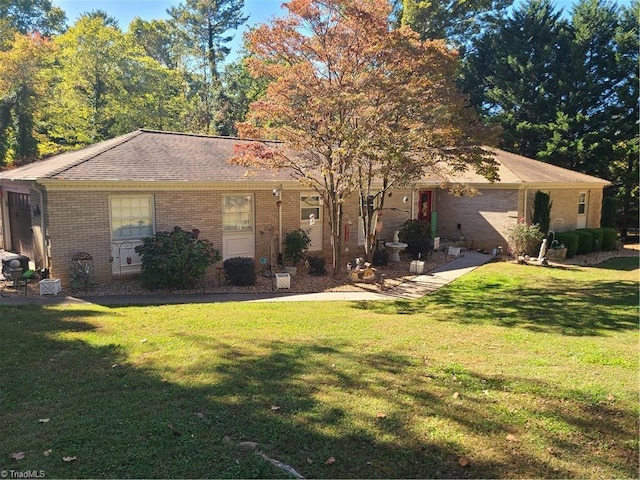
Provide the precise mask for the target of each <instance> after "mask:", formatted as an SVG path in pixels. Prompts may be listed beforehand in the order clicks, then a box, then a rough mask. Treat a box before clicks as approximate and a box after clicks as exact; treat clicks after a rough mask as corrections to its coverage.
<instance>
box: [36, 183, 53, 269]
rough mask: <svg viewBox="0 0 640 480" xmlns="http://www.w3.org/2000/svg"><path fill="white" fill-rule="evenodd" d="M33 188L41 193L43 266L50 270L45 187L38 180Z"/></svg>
mask: <svg viewBox="0 0 640 480" xmlns="http://www.w3.org/2000/svg"><path fill="white" fill-rule="evenodd" d="M33 189H34V190H35V191H36V192H38V193H39V194H40V195H39V196H40V234H41V236H42V262H43V265H42V268H43V269H47V270H50V267H49V254H48V252H47V233H46V230H45V221H44V212H45V209H44V192H45V190H44V188H42V185H40V184H39V183H38V181H37V180H36V181H35V182H33Z"/></svg>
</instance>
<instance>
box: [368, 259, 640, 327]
mask: <svg viewBox="0 0 640 480" xmlns="http://www.w3.org/2000/svg"><path fill="white" fill-rule="evenodd" d="M632 260H633V259H632ZM630 264H631V265H633V264H634V262H633V261H631V262H629V259H628V258H627V259H623V258H619V259H613V260H611V261H608V262H605V263H604V264H602V265H600V266H598V268H603V269H609V270H625V271H632V270H634V269H633V268H629V265H630ZM525 268H529V267H525ZM532 268H533V267H532ZM576 270H577V271H576V272H572V271H571V269H569V270H568V271H563V272H562V274H563V275H567V278H562V279H561V278H553V277H550V279H549V280H548V281H546V282H545V283H541V284H540V283H538V284H536V283H535V282H518V281H516V282H511V279H510V278H504V277H499V276H495V275H494V276H486V277H485V276H483V275H478V276H477V277H476V278H474V280H473V281H467V280H466V279H461V280H459V281H457V282H454V283H453V284H451V285H448V286H446V287H444V288H441V289H440V290H438V291H436V292H434V293H433V294H431V295H428V296H425V297H423V298H421V299H418V300H415V301H409V300H402V301H400V300H399V301H396V302H386V303H385V302H360V303H358V304H357V306H356V308H359V309H363V310H371V311H374V312H376V313H383V314H394V315H395V314H409V315H413V314H421V313H422V314H430V315H431V318H432V319H434V320H436V321H448V322H457V323H460V324H492V325H500V326H505V327H520V328H525V329H528V330H532V331H537V332H548V333H559V334H562V335H572V336H599V335H605V334H607V332H611V331H618V330H635V329H637V327H638V314H637V304H638V282H635V281H628V280H627V281H624V280H619V281H607V280H600V281H594V280H582V276H581V273H580V271H579V269H577V267H576Z"/></svg>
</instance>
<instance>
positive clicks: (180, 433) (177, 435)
mask: <svg viewBox="0 0 640 480" xmlns="http://www.w3.org/2000/svg"><path fill="white" fill-rule="evenodd" d="M167 427H169V430H171V433H173V435H174V436H176V437H179V436H180V435H182V432H181V431H180V430H176V429H175V428H173V424H171V423H167Z"/></svg>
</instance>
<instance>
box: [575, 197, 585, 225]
mask: <svg viewBox="0 0 640 480" xmlns="http://www.w3.org/2000/svg"><path fill="white" fill-rule="evenodd" d="M576 227H577V228H587V194H586V193H585V192H580V194H579V195H578V220H577V222H576Z"/></svg>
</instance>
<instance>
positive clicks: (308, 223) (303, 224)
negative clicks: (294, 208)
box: [300, 193, 322, 251]
mask: <svg viewBox="0 0 640 480" xmlns="http://www.w3.org/2000/svg"><path fill="white" fill-rule="evenodd" d="M300 228H301V229H302V230H305V231H306V232H307V233H308V234H309V237H310V238H311V244H310V245H309V250H310V251H318V250H322V199H321V198H320V196H319V195H318V194H316V193H303V194H301V195H300Z"/></svg>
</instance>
